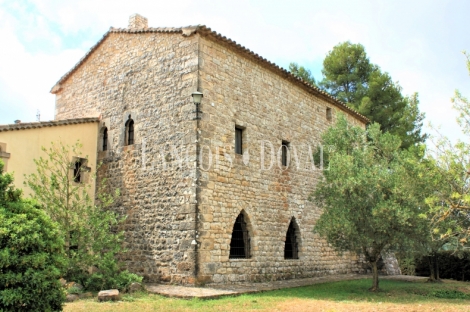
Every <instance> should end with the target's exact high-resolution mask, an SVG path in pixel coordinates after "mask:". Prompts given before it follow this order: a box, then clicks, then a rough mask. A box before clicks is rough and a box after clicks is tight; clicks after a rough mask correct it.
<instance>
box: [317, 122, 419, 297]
mask: <svg viewBox="0 0 470 312" xmlns="http://www.w3.org/2000/svg"><path fill="white" fill-rule="evenodd" d="M322 144H323V146H328V147H329V148H328V150H329V151H330V152H329V154H328V157H325V158H326V159H328V162H329V170H325V171H323V173H324V174H323V179H322V180H321V181H320V182H319V183H318V185H317V186H316V189H315V191H314V192H313V194H312V197H311V199H312V200H313V201H314V202H315V203H316V204H317V205H318V206H319V207H321V208H322V209H323V213H322V214H321V216H320V218H319V219H318V221H317V222H316V225H315V228H314V230H315V231H316V232H317V233H319V234H320V236H322V237H324V238H325V239H326V240H327V241H328V242H329V243H330V244H331V245H332V246H333V247H335V248H336V249H337V250H338V251H340V252H341V251H350V252H353V253H356V254H358V255H362V256H364V258H365V260H366V261H367V262H368V263H369V264H370V266H371V268H372V272H373V283H372V287H371V288H370V290H371V291H377V290H378V289H379V280H378V268H377V263H378V261H379V259H380V258H381V254H382V252H383V251H387V250H393V249H394V248H398V247H403V246H405V245H409V246H411V245H412V244H413V242H414V241H413V238H414V237H417V236H420V235H422V233H423V231H424V230H425V227H426V220H425V219H424V218H421V217H420V214H421V213H422V212H423V209H424V206H425V204H424V194H422V193H421V192H420V188H421V183H422V182H420V179H419V177H420V175H421V173H420V172H419V168H420V167H419V166H415V165H414V164H415V162H416V159H415V157H416V156H415V154H416V153H414V152H409V151H407V150H403V149H401V148H400V146H401V141H400V139H399V138H398V137H397V136H394V135H392V134H390V133H383V132H382V131H381V130H380V125H378V124H373V125H371V126H369V127H368V129H367V130H365V129H362V128H360V127H357V126H352V125H350V124H348V122H347V120H346V118H345V117H344V116H342V115H340V116H339V118H338V120H337V122H336V124H335V126H333V127H331V128H329V129H328V130H327V131H326V132H325V133H324V134H323V136H322ZM325 150H326V149H325Z"/></svg>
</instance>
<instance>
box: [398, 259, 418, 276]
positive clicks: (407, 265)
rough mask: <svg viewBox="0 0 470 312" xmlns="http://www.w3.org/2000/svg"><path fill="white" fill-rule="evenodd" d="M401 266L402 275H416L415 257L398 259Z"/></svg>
mask: <svg viewBox="0 0 470 312" xmlns="http://www.w3.org/2000/svg"><path fill="white" fill-rule="evenodd" d="M398 264H399V265H400V270H401V274H403V275H415V273H416V265H415V259H414V258H413V257H404V258H399V259H398Z"/></svg>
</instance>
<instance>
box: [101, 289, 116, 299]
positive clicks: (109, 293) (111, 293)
mask: <svg viewBox="0 0 470 312" xmlns="http://www.w3.org/2000/svg"><path fill="white" fill-rule="evenodd" d="M116 300H119V290H117V289H109V290H102V291H100V292H99V293H98V301H116Z"/></svg>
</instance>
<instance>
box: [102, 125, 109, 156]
mask: <svg viewBox="0 0 470 312" xmlns="http://www.w3.org/2000/svg"><path fill="white" fill-rule="evenodd" d="M107 150H108V128H104V131H103V151H107Z"/></svg>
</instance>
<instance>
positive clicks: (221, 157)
mask: <svg viewBox="0 0 470 312" xmlns="http://www.w3.org/2000/svg"><path fill="white" fill-rule="evenodd" d="M51 92H52V93H53V94H55V95H56V111H55V119H56V122H58V121H63V120H72V121H73V120H78V121H80V120H84V119H83V118H90V117H91V116H100V117H99V118H96V117H95V119H96V120H97V121H96V122H89V123H86V125H89V126H90V127H98V128H97V130H96V131H95V133H96V137H95V138H94V140H93V141H92V142H95V143H90V144H96V145H95V146H93V148H94V149H95V154H96V159H97V160H96V162H98V163H102V165H101V167H100V169H99V171H98V179H102V178H106V179H107V183H108V185H109V187H110V188H111V189H115V188H119V189H120V192H121V196H120V198H119V200H118V201H117V202H116V203H115V205H114V209H115V210H116V211H117V212H118V213H120V214H121V215H123V216H126V220H125V222H124V224H123V229H124V230H125V236H126V240H125V241H126V243H125V244H126V248H127V249H128V250H129V252H128V253H127V254H126V255H125V256H124V259H123V260H124V262H125V263H126V265H127V267H128V269H129V270H130V271H133V272H135V273H139V274H142V275H143V276H144V277H145V279H146V280H147V281H154V282H171V283H183V284H194V283H208V282H212V283H234V282H242V281H264V280H276V279H289V278H302V277H312V276H321V275H327V274H341V273H355V272H364V271H365V267H364V266H363V263H362V261H360V259H359V258H358V257H356V256H354V255H351V254H348V253H344V254H342V255H339V254H337V253H336V252H335V251H334V250H333V249H332V248H331V247H329V245H328V244H327V243H326V241H325V240H323V239H322V238H320V237H319V236H318V235H317V234H315V233H314V232H313V229H314V227H315V221H316V220H317V219H318V217H319V215H320V213H321V211H320V209H319V208H317V207H316V206H315V205H314V204H313V203H312V202H311V201H309V200H308V198H309V195H310V194H311V192H312V190H313V189H314V187H315V184H316V183H317V181H318V180H319V179H321V176H322V172H321V170H322V168H319V167H318V165H319V163H317V164H315V165H314V160H313V156H312V151H314V149H315V148H316V147H317V146H318V142H319V141H320V136H321V133H322V132H323V131H324V130H325V129H326V128H328V127H329V126H330V125H332V123H334V121H335V119H336V116H337V114H338V113H340V112H341V113H343V114H345V115H346V116H347V117H348V119H349V120H350V121H351V123H353V124H356V125H360V126H365V125H366V123H367V122H368V120H367V118H365V117H364V116H362V115H360V114H359V113H357V112H355V111H354V110H351V109H350V108H348V107H347V106H346V105H344V104H343V103H342V102H339V101H338V100H336V99H335V98H333V97H332V96H330V95H329V94H327V93H325V92H323V91H320V90H319V89H317V88H315V87H313V86H311V85H309V84H307V83H305V82H303V81H302V80H300V79H298V78H296V77H295V76H293V75H292V74H290V73H289V72H287V71H286V70H284V69H282V68H280V67H278V66H277V65H275V64H273V63H271V62H269V61H268V60H266V59H264V58H262V57H261V56H259V55H257V54H255V53H254V52H252V51H250V50H248V49H247V48H245V47H243V46H241V45H239V44H237V43H236V42H234V41H232V40H230V39H228V38H226V37H224V36H222V35H220V34H218V33H216V32H214V31H212V30H211V29H210V28H207V27H205V26H188V27H181V28H150V27H148V25H147V19H146V18H144V17H142V16H140V15H137V14H136V15H133V16H131V18H130V20H129V27H128V28H126V29H121V28H110V30H109V31H108V32H107V33H105V34H104V36H103V37H102V38H101V39H100V40H99V41H98V42H97V43H96V44H95V45H94V46H93V47H92V48H91V49H90V51H89V52H88V53H87V54H86V55H85V56H84V57H83V58H82V59H81V60H80V61H79V62H78V63H77V64H76V65H75V66H74V67H73V68H72V69H71V70H70V71H69V72H68V73H66V74H65V75H64V76H63V77H62V78H60V80H59V81H58V82H57V83H56V85H55V86H54V87H53V88H52V90H51ZM201 98H202V99H201ZM84 125H85V124H84ZM10 128H11V127H10ZM0 130H1V129H0ZM58 131H59V130H58ZM84 133H85V132H84ZM0 142H2V132H1V131H0ZM4 143H5V142H4ZM10 144H12V143H10ZM7 149H8V146H7ZM13 156H14V155H13V154H11V158H13ZM90 165H91V167H92V168H95V166H96V163H95V164H90ZM323 169H326V168H323ZM386 262H387V261H386ZM388 264H391V263H388ZM386 267H387V268H388V271H389V273H393V267H392V266H389V265H386Z"/></svg>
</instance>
